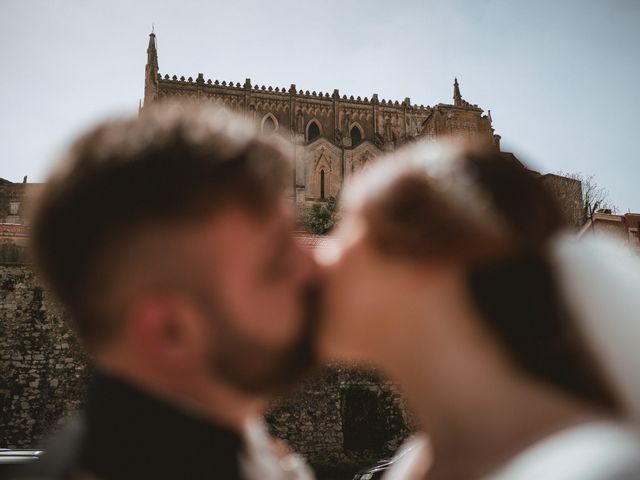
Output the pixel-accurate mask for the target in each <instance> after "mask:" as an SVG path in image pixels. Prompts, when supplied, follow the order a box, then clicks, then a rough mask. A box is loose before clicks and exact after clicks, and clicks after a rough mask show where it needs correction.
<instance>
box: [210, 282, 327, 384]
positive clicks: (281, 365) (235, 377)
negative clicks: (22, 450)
mask: <svg viewBox="0 0 640 480" xmlns="http://www.w3.org/2000/svg"><path fill="white" fill-rule="evenodd" d="M303 296H304V309H303V315H304V317H303V318H302V319H301V321H302V327H301V329H300V334H299V336H298V338H297V339H296V341H295V342H293V343H292V344H291V345H290V346H288V347H286V348H279V349H276V348H273V347H269V346H266V345H262V344H260V343H259V342H256V341H255V340H253V339H250V338H247V336H246V335H244V334H242V333H240V332H238V331H237V329H236V328H235V327H234V323H233V322H232V321H231V320H230V318H229V316H225V315H220V312H218V313H217V314H216V315H215V317H214V318H216V322H215V327H216V337H217V338H216V347H215V349H213V348H212V349H211V355H210V358H209V360H208V363H209V368H210V369H211V371H212V373H213V374H214V375H216V376H217V377H219V378H222V379H223V380H224V381H225V382H227V383H228V384H229V385H231V386H232V387H234V388H236V389H237V390H239V391H241V392H243V393H246V394H250V395H277V394H282V393H284V392H286V391H287V390H288V389H290V388H292V387H294V386H295V385H296V383H297V382H299V381H300V380H301V379H302V378H303V377H304V376H305V375H306V374H308V373H309V372H310V371H311V370H312V369H313V368H314V367H315V366H317V356H316V352H315V336H316V331H317V324H318V319H319V317H320V313H319V307H320V301H319V300H320V288H319V286H317V285H310V286H308V287H307V288H306V289H305V291H304V293H303Z"/></svg>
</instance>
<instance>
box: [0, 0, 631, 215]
mask: <svg viewBox="0 0 640 480" xmlns="http://www.w3.org/2000/svg"><path fill="white" fill-rule="evenodd" d="M152 22H155V25H156V27H155V28H156V34H157V36H158V52H159V64H160V72H161V73H162V74H165V73H169V74H171V75H173V74H177V75H178V76H180V75H185V76H193V77H195V76H196V74H197V73H198V72H203V73H204V75H205V78H211V79H219V80H221V81H222V80H226V81H230V80H233V81H234V82H243V81H244V79H245V78H246V77H250V78H251V79H252V81H253V82H254V83H255V82H257V83H260V84H266V85H272V86H274V87H275V86H280V87H288V86H289V85H290V84H291V83H295V84H296V85H297V87H298V88H302V89H305V90H307V89H308V90H317V91H319V90H321V91H329V92H330V91H332V90H333V89H334V88H339V89H340V92H341V93H344V94H347V95H361V96H363V97H364V96H368V97H370V96H371V94H372V93H374V92H377V93H378V94H379V95H380V98H385V99H393V100H402V99H403V98H404V97H411V100H412V102H413V103H419V104H424V105H427V104H428V105H433V104H435V103H438V102H443V103H450V102H451V96H452V82H453V77H454V76H457V77H458V79H459V81H460V84H461V89H462V95H463V97H464V98H465V99H466V100H468V101H470V102H472V103H477V104H478V105H479V106H480V107H482V108H484V109H491V113H492V115H493V120H494V127H495V129H496V132H497V133H499V134H500V135H502V138H503V149H504V150H510V151H513V152H515V153H516V154H517V155H519V156H520V157H521V158H522V159H523V160H525V161H526V162H528V163H529V164H530V165H532V166H533V167H534V168H536V169H539V170H542V171H557V170H565V171H570V172H584V173H585V174H595V176H596V180H597V182H598V183H599V184H600V185H602V186H605V187H606V188H607V189H608V190H609V192H610V197H611V199H612V200H613V202H614V203H615V204H616V205H617V206H618V208H619V209H620V210H622V211H624V212H626V211H627V209H631V210H632V211H636V212H640V191H639V185H640V153H639V152H640V86H639V84H640V0H638V1H635V0H608V1H607V0H601V1H597V0H582V1H580V0H567V1H560V0H549V1H535V2H534V1H529V0H527V1H525V0H521V1H514V0H486V1H480V0H450V1H429V0H422V1H403V0H396V1H394V2H390V1H372V0H369V1H364V0H363V1H358V2H356V1H349V0H341V1H334V0H327V1H325V0H320V1H316V2H310V1H306V2H304V1H300V0H299V1H295V2H294V1H289V0H284V1H277V0H272V1H270V2H266V1H260V0H244V1H234V2H221V1H204V0H200V1H198V0H181V1H179V2H171V3H169V2H161V1H160V0H156V1H134V0H128V1H98V0H93V1H92V0H77V1H72V0H69V1H63V0H58V1H53V0H43V1H29V0H15V1H14V0H0V72H1V74H0V112H1V115H0V177H4V178H7V179H9V180H13V181H20V180H21V179H22V176H23V175H29V179H30V180H31V181H41V180H43V179H44V178H45V177H46V172H47V171H48V168H49V167H50V165H51V163H52V162H53V161H54V159H55V158H56V155H57V154H58V153H59V152H60V151H61V149H63V148H64V147H65V146H66V145H67V144H68V143H69V141H70V140H71V139H72V138H73V137H74V136H75V135H77V134H78V133H79V132H80V131H81V130H83V129H85V128H87V127H88V126H90V125H92V124H93V123H95V122H96V121H98V120H100V119H102V118H105V117H106V116H109V115H113V114H132V113H133V114H134V113H135V112H136V109H137V106H138V99H139V98H141V97H142V94H143V82H144V64H145V60H146V52H145V50H146V46H147V41H148V36H147V35H148V33H149V31H150V29H151V23H152Z"/></svg>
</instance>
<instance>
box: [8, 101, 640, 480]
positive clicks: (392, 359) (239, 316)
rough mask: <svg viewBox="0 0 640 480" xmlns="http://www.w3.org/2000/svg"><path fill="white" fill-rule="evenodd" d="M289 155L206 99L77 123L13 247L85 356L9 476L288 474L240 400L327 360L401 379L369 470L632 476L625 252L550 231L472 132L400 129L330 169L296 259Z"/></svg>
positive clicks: (530, 187) (632, 329) (252, 408)
mask: <svg viewBox="0 0 640 480" xmlns="http://www.w3.org/2000/svg"><path fill="white" fill-rule="evenodd" d="M292 164H293V160H292V158H291V155H290V151H289V149H288V148H287V147H286V145H285V144H284V143H283V142H281V141H280V139H279V138H277V135H272V136H267V137H265V136H262V135H260V134H259V133H258V130H257V129H256V128H255V126H254V125H253V124H251V123H249V122H247V121H245V120H244V119H242V118H239V117H237V116H236V115H235V114H232V113H230V112H228V111H225V110H214V109H211V108H210V107H204V106H186V105H178V104H164V105H160V106H158V107H155V108H149V109H147V110H145V111H143V112H142V114H141V115H140V116H139V117H136V118H125V119H118V120H111V121H107V122H105V123H103V124H101V125H99V126H97V127H95V128H93V129H92V130H90V131H89V132H87V133H85V134H84V135H83V136H81V137H80V138H79V139H77V140H76V142H75V143H74V144H73V145H72V146H71V148H70V149H69V150H68V152H67V153H66V154H65V155H64V157H63V158H62V159H61V160H60V161H59V162H58V163H57V164H56V166H55V168H54V169H53V171H52V173H51V175H50V177H49V179H48V181H47V184H46V187H45V188H44V189H43V192H42V194H41V195H40V197H39V199H38V200H37V202H36V203H35V205H34V209H33V221H32V228H33V235H32V250H33V255H34V261H35V265H36V266H37V268H38V270H39V273H40V274H41V275H42V277H43V278H44V279H45V281H46V282H47V284H48V286H49V287H50V289H51V290H52V291H53V293H54V294H55V295H56V296H57V298H58V299H59V301H60V302H61V304H62V305H63V306H64V308H65V311H66V313H67V314H68V318H69V322H70V324H71V326H72V327H73V329H74V331H75V332H76V334H77V336H78V338H79V339H80V341H81V343H82V345H83V346H84V348H85V350H86V352H87V353H88V354H89V356H90V358H91V361H92V364H93V366H94V374H93V376H92V379H91V381H90V385H89V386H88V391H87V396H86V401H85V403H84V407H83V408H82V409H81V411H79V412H78V413H77V414H76V415H75V416H74V418H73V419H72V420H71V421H70V422H69V424H68V425H67V426H66V427H65V428H64V429H63V430H62V431H61V432H59V433H58V434H56V435H55V436H53V437H52V439H51V441H50V442H49V443H48V445H47V447H46V453H45V455H44V456H43V457H42V459H41V460H39V461H38V462H37V463H35V464H32V465H29V466H28V467H27V468H25V469H24V470H22V471H18V472H16V474H15V476H13V477H11V478H16V479H17V478H21V479H25V478H31V479H36V478H37V479H94V480H115V479H146V478H148V479H230V480H233V479H247V480H251V479H266V480H279V479H292V480H293V479H297V480H306V479H310V478H312V477H313V473H312V471H311V469H310V468H309V466H308V465H307V464H306V462H305V461H304V459H303V458H302V457H301V456H300V455H298V454H295V453H293V452H291V451H290V450H289V449H288V448H287V447H286V445H284V444H283V443H282V442H281V441H279V440H275V439H273V438H271V437H270V435H269V434H268V430H267V428H266V427H265V424H264V422H263V420H262V415H263V414H264V413H265V411H266V410H267V409H268V407H269V404H270V402H271V401H272V400H273V399H274V398H275V397H276V396H279V395H282V394H283V393H284V392H287V391H288V390H289V389H290V388H291V387H292V386H294V385H296V384H297V383H298V382H299V381H300V380H301V379H302V378H303V377H304V376H305V375H306V374H308V373H309V372H312V371H313V370H314V367H317V366H319V365H321V364H323V363H326V362H330V361H344V362H350V363H352V364H364V365H373V366H375V367H376V368H377V369H378V370H379V371H380V372H381V373H382V374H384V375H386V376H387V377H388V378H389V379H390V380H392V381H393V382H394V383H395V384H396V385H397V386H398V387H399V388H400V389H401V391H402V392H403V394H404V397H405V399H406V403H407V407H408V409H409V411H410V412H411V415H412V417H413V418H414V419H415V424H416V427H417V430H418V431H417V432H416V434H415V435H414V436H412V437H411V438H410V439H408V440H407V446H406V448H405V451H406V452H408V453H407V454H406V455H403V456H402V457H401V458H400V459H399V460H398V461H397V462H395V463H394V464H393V466H392V467H391V468H390V469H389V470H387V471H386V472H384V475H385V478H387V479H393V480H395V479H423V478H425V479H429V480H440V479H446V480H449V479H453V480H457V479H461V480H469V479H488V480H489V479H490V480H507V479H509V480H511V479H523V480H533V479H536V480H538V479H547V480H549V479H550V480H556V479H557V480H561V479H562V480H573V479H576V480H578V479H580V480H585V479H588V480H605V479H607V480H608V479H632V478H640V437H638V433H637V431H636V427H635V422H636V420H638V419H639V418H640V381H639V380H640V374H638V372H637V368H636V367H637V362H636V353H635V352H636V349H637V345H639V344H640V343H639V340H640V326H639V325H638V322H639V321H640V313H639V312H640V301H639V298H640V296H639V295H638V293H639V292H640V268H639V265H640V260H639V259H638V257H637V256H636V255H635V254H633V253H630V252H628V251H626V250H625V249H624V248H621V247H619V246H617V245H612V244H610V243H609V242H606V241H591V242H578V241H577V240H575V239H574V238H572V236H571V235H570V234H568V233H567V227H566V224H565V221H564V219H563V217H562V215H561V213H560V210H559V209H558V206H557V205H556V202H555V200H554V198H553V197H552V196H551V194H550V193H549V192H547V190H546V189H545V187H544V186H543V185H542V184H541V182H540V181H539V179H537V178H536V177H535V176H534V175H532V174H531V173H530V172H529V171H528V170H526V169H524V168H523V167H522V166H521V165H519V164H516V163H513V162H510V161H508V160H506V159H505V158H504V157H502V156H501V155H500V154H499V152H498V151H497V150H495V149H494V148H476V147H473V148H472V147H464V146H456V145H454V144H435V143H433V142H417V143H414V144H411V145H410V146H407V147H405V148H402V149H398V150H397V151H395V152H393V153H391V154H388V155H386V156H384V157H382V158H380V159H378V160H376V162H375V163H374V165H372V166H371V167H370V168H368V169H367V170H366V171H364V172H362V173H361V174H359V175H357V176H356V178H355V179H354V181H353V182H351V183H350V184H349V185H347V186H346V187H345V189H344V191H343V192H342V193H341V201H340V205H341V221H340V224H339V227H338V228H337V229H336V231H335V232H334V233H333V234H332V235H331V238H330V239H329V240H328V244H329V246H328V247H327V248H324V249H322V250H320V251H318V252H317V255H315V256H314V255H312V253H311V252H309V251H307V250H305V249H303V248H302V247H301V246H300V245H299V244H298V243H297V242H296V238H295V235H294V231H295V228H296V220H295V214H294V208H293V205H292V203H293V202H292V200H291V186H292V185H291V183H292V179H293V178H294V177H293V170H292ZM336 408H338V407H336ZM367 475H368V476H367V477H366V478H377V477H374V476H373V475H378V473H373V474H367ZM363 478H365V477H363Z"/></svg>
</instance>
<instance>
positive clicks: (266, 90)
mask: <svg viewBox="0 0 640 480" xmlns="http://www.w3.org/2000/svg"><path fill="white" fill-rule="evenodd" d="M158 81H159V83H160V84H161V85H176V86H178V85H179V86H181V87H183V86H191V87H192V88H197V86H198V85H199V86H201V87H205V88H221V89H222V88H224V89H231V90H237V91H238V92H244V91H251V92H253V93H260V94H266V95H282V96H291V95H294V96H296V97H302V98H306V99H311V100H322V101H332V100H334V99H335V100H339V101H340V102H346V103H352V104H356V105H381V106H385V107H395V108H400V107H406V108H407V109H409V110H420V111H425V112H428V111H430V110H432V109H433V108H434V107H432V106H430V105H426V106H425V105H418V104H411V102H410V99H409V98H408V97H407V98H405V100H404V101H402V102H400V101H398V100H395V101H394V100H386V99H381V100H380V99H378V95H377V94H375V93H374V94H373V95H372V96H371V98H369V97H364V98H362V97H360V96H357V97H355V96H353V95H350V96H347V95H344V94H343V95H340V93H339V90H338V89H335V90H334V91H333V93H328V92H316V91H309V90H302V89H297V88H296V85H295V84H292V85H291V86H290V87H289V88H286V87H282V88H280V87H272V86H267V85H259V84H251V81H250V79H246V80H245V82H244V83H240V82H232V81H230V82H227V81H226V80H223V81H220V80H211V79H207V80H205V79H204V76H203V75H202V74H201V73H200V74H198V76H197V77H196V79H195V80H194V79H193V77H188V78H185V77H184V76H180V77H178V76H177V75H172V76H170V75H169V74H164V75H162V74H161V73H158ZM436 106H438V107H449V108H462V109H466V110H478V111H480V112H482V111H483V110H482V109H481V108H479V107H478V106H477V105H472V104H470V103H468V102H466V101H465V102H464V105H461V106H454V105H447V104H443V103H439V104H437V105H436Z"/></svg>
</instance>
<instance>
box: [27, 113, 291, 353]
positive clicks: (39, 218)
mask: <svg viewBox="0 0 640 480" xmlns="http://www.w3.org/2000/svg"><path fill="white" fill-rule="evenodd" d="M290 168H291V159H290V157H289V155H288V153H287V152H286V151H285V149H284V147H283V145H282V144H281V143H279V142H278V140H277V139H276V138H275V137H271V138H265V137H263V136H262V135H260V134H259V133H258V131H257V129H256V128H255V126H254V125H253V123H251V122H249V121H248V120H244V119H242V118H240V117H239V116H237V115H235V114H233V113H231V112H229V111H227V110H223V109H215V108H213V107H206V106H198V105H189V104H160V105H159V106H155V107H151V108H147V109H145V110H144V111H143V112H142V114H141V115H140V116H139V117H138V116H136V117H133V118H125V119H118V120H111V121H107V122H104V123H102V124H101V125H99V126H97V127H95V128H93V129H92V130H90V131H89V132H87V133H85V134H84V135H82V136H81V137H80V138H79V139H78V140H77V141H76V142H75V143H74V144H73V145H72V147H71V148H70V149H69V150H68V152H67V153H66V154H65V157H64V158H63V159H62V161H61V162H60V163H59V164H58V165H57V168H56V169H55V171H54V172H53V174H52V175H51V177H50V178H49V179H48V181H47V182H46V185H45V187H44V190H43V192H42V194H41V195H40V197H39V198H38V199H37V201H36V204H35V208H34V212H33V213H34V218H33V234H32V250H33V254H34V257H35V261H36V265H37V267H38V269H39V271H40V273H41V274H42V275H43V276H44V278H45V280H46V281H47V282H48V283H49V285H50V287H51V288H52V290H53V292H54V293H55V294H56V295H57V296H58V297H59V299H60V300H61V301H62V303H63V304H64V306H65V308H66V310H67V312H68V313H69V314H70V317H71V318H70V320H71V323H72V325H73V326H74V327H75V329H76V330H77V332H78V333H79V335H80V337H81V339H82V340H83V341H84V343H85V345H87V346H89V347H90V348H91V347H94V346H97V345H98V344H101V343H102V342H106V341H107V340H108V339H109V338H111V336H112V335H113V334H114V331H115V330H116V329H117V328H118V325H116V322H114V321H112V319H106V318H104V312H103V311H100V309H99V308H97V307H96V305H97V303H98V299H100V300H103V299H104V297H105V296H106V295H107V291H108V287H109V284H110V283H113V282H117V281H118V279H115V278H112V277H114V276H116V274H115V273H114V272H115V271H116V270H117V269H118V267H120V270H123V269H124V270H126V265H125V266H123V265H119V264H120V263H122V262H123V260H122V259H121V258H122V257H123V255H121V253H122V252H123V251H126V249H127V248H130V247H131V245H133V244H134V243H135V241H136V239H137V238H138V237H139V236H140V235H141V234H142V233H144V232H145V231H146V230H147V229H149V228H154V227H158V226H161V227H163V228H164V227H166V229H167V232H170V231H171V230H172V229H175V228H179V227H180V226H183V225H187V224H192V223H194V222H195V223H197V222H201V221H203V220H205V219H209V218H211V217H212V216H213V215H216V214H217V212H220V211H222V210H224V209H225V208H229V207H240V208H242V209H243V210H245V211H246V212H248V213H250V214H252V215H255V216H264V215H265V214H266V213H268V212H269V211H270V209H272V208H274V207H275V206H276V205H277V204H278V202H279V201H280V200H281V199H282V198H284V193H285V189H286V186H287V185H288V184H289V182H290V181H291V175H290V172H291V170H290ZM167 255H171V252H167Z"/></svg>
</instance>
